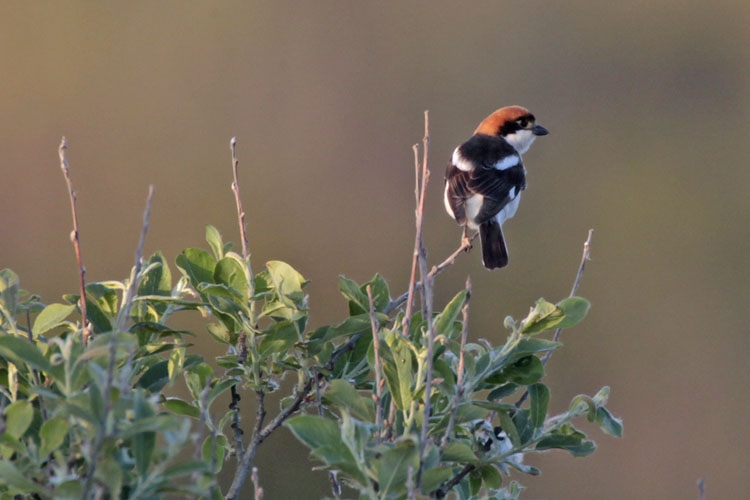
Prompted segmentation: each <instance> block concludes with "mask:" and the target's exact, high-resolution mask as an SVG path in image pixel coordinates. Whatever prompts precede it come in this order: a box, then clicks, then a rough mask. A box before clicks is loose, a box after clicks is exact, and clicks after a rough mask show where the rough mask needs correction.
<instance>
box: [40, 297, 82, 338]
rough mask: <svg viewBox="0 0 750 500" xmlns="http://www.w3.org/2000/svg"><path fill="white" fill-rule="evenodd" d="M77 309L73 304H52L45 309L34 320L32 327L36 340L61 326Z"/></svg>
mask: <svg viewBox="0 0 750 500" xmlns="http://www.w3.org/2000/svg"><path fill="white" fill-rule="evenodd" d="M75 308H76V306H74V305H72V304H70V305H65V304H50V305H48V306H47V307H45V308H44V310H43V311H42V312H40V313H39V315H38V316H37V317H36V319H35V320H34V326H32V327H31V331H32V333H33V334H34V337H35V338H36V337H38V336H39V335H41V334H43V333H46V332H48V331H50V330H52V329H53V328H56V327H58V326H60V324H61V323H62V322H63V321H64V320H65V318H67V317H68V316H70V313H72V312H73V311H74V310H75Z"/></svg>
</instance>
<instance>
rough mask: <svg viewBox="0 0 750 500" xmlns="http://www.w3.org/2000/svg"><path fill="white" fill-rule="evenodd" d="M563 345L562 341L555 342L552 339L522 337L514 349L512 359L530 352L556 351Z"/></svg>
mask: <svg viewBox="0 0 750 500" xmlns="http://www.w3.org/2000/svg"><path fill="white" fill-rule="evenodd" d="M561 345H562V344H561V343H560V342H554V341H552V340H547V339H541V338H535V337H522V338H521V340H519V341H518V345H516V348H515V349H514V350H513V356H512V358H511V359H513V360H518V359H521V358H522V357H524V356H526V355H529V354H538V353H542V352H548V351H554V350H555V349H557V348H559V347H560V346H561Z"/></svg>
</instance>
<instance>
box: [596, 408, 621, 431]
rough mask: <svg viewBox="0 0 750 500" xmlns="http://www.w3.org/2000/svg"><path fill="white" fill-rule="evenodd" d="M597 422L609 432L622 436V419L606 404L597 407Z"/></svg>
mask: <svg viewBox="0 0 750 500" xmlns="http://www.w3.org/2000/svg"><path fill="white" fill-rule="evenodd" d="M596 423H597V424H599V427H600V428H601V430H602V431H604V432H606V433H607V434H609V435H611V436H615V437H622V420H621V419H619V418H617V417H615V416H614V415H612V413H610V411H609V410H608V409H607V408H605V407H604V406H599V407H597V409H596Z"/></svg>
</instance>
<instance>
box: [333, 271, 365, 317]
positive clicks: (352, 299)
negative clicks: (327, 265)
mask: <svg viewBox="0 0 750 500" xmlns="http://www.w3.org/2000/svg"><path fill="white" fill-rule="evenodd" d="M339 292H341V295H343V296H344V298H345V299H346V300H348V301H349V316H356V315H358V314H368V313H369V312H370V300H369V299H368V298H367V294H366V293H365V292H363V291H362V289H361V288H360V286H359V285H358V284H357V283H356V282H354V281H352V280H350V279H348V278H346V277H344V276H339Z"/></svg>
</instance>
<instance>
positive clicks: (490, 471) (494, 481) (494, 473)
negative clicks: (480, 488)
mask: <svg viewBox="0 0 750 500" xmlns="http://www.w3.org/2000/svg"><path fill="white" fill-rule="evenodd" d="M477 470H478V472H479V475H481V476H482V481H484V484H485V485H486V486H487V488H499V487H500V486H502V485H503V478H502V476H501V475H500V471H499V470H497V468H496V467H495V466H494V465H489V464H487V465H481V466H479V467H478V468H477Z"/></svg>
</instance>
